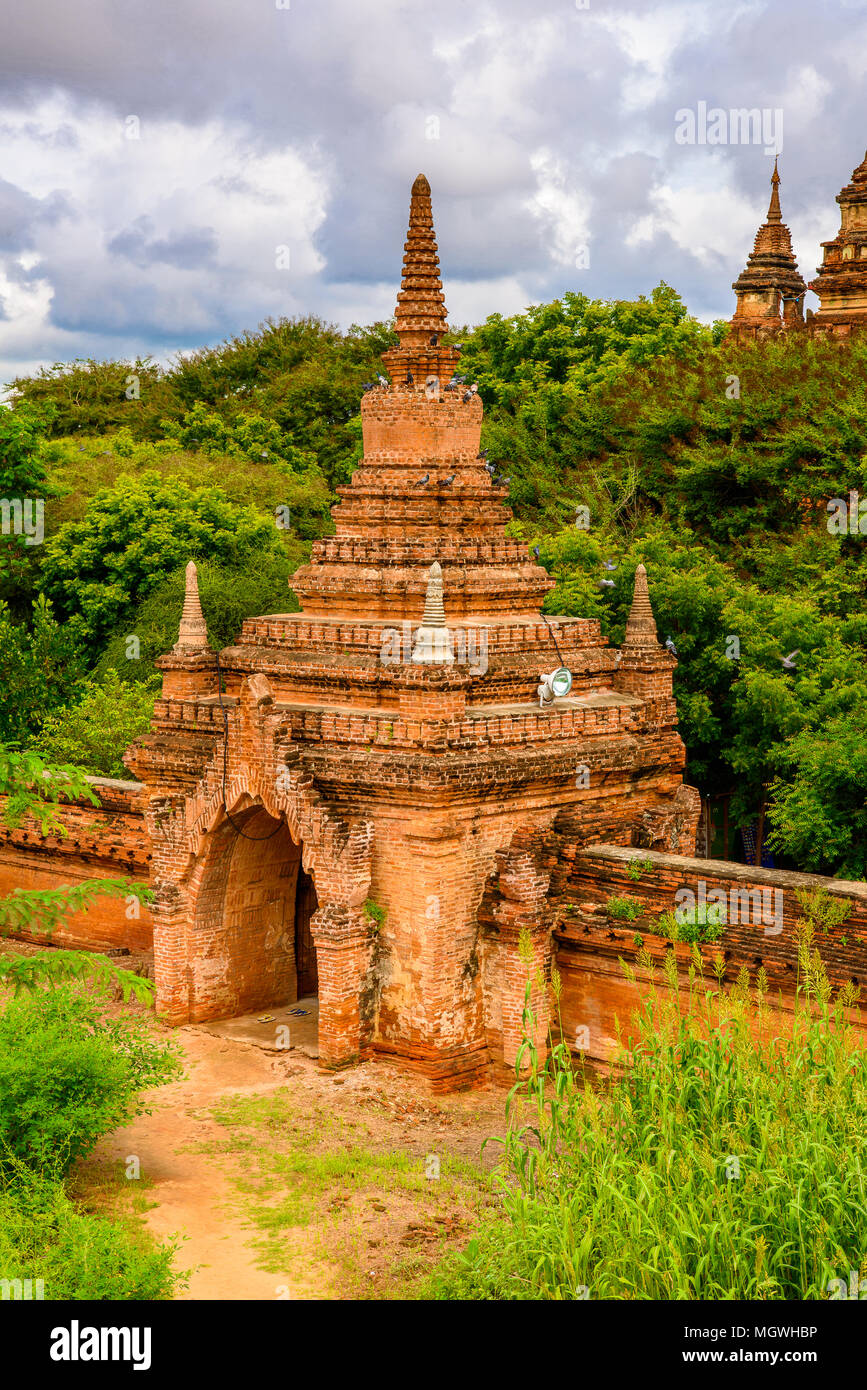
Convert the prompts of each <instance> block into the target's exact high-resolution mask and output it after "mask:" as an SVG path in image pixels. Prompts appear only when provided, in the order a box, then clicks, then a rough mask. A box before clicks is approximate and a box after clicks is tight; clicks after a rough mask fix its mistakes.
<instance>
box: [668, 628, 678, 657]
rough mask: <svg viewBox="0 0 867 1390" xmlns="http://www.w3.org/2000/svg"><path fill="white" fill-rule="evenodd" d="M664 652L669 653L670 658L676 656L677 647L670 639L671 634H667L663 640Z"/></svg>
mask: <svg viewBox="0 0 867 1390" xmlns="http://www.w3.org/2000/svg"><path fill="white" fill-rule="evenodd" d="M665 650H666V651H667V652H671V654H672V656H677V647H676V646H675V645H674V642H673V641H672V639H671V633H669V634H668V636H667V637H666V639H665Z"/></svg>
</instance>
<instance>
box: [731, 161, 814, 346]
mask: <svg viewBox="0 0 867 1390" xmlns="http://www.w3.org/2000/svg"><path fill="white" fill-rule="evenodd" d="M771 185H772V187H771V201H770V205H769V207H768V215H767V218H766V220H765V222H764V223H763V224H762V226H761V227H760V228H759V230H758V231H757V233H756V239H755V243H754V245H753V249H752V251H751V252H750V256H749V259H748V260H747V263H746V266H745V267H744V269H743V270H742V271H741V273H740V275H739V276H738V278H737V280H735V281H734V283H733V285H732V289H733V290H734V291H735V294H736V295H737V308H736V310H735V313H734V317H733V318H732V320H731V327H732V331H733V333H734V334H735V336H736V337H737V338H739V339H749V338H764V337H767V336H768V335H771V334H776V333H780V332H782V331H784V330H786V329H790V328H799V327H801V326H802V325H803V322H804V295H805V294H806V292H807V285H806V282H805V281H804V279H803V277H802V276H801V273H800V271H799V270H798V263H797V261H796V260H795V254H794V252H793V250H792V237H791V233H790V232H789V229H788V227H787V226H786V224H785V223H784V221H783V214H782V212H781V210H780V175H779V171H778V169H777V162H776V160H774V172H773V175H772V177H771Z"/></svg>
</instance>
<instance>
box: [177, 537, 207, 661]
mask: <svg viewBox="0 0 867 1390" xmlns="http://www.w3.org/2000/svg"><path fill="white" fill-rule="evenodd" d="M208 645H209V643H208V625H207V623H206V622H205V616H204V614H203V613H202V605H201V602H200V600H199V577H198V572H197V570H196V566H195V562H194V561H193V560H190V562H189V564H188V565H187V581H186V589H185V592H184V608H183V612H182V613H181V625H180V629H179V631H178V640H177V642H176V643H175V645H174V647H173V648H172V650H173V651H176V652H185V651H202V650H203V649H204V648H206V647H208Z"/></svg>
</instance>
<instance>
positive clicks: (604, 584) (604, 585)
mask: <svg viewBox="0 0 867 1390" xmlns="http://www.w3.org/2000/svg"><path fill="white" fill-rule="evenodd" d="M598 587H599V588H600V589H613V588H614V580H613V579H600V581H599V586H598Z"/></svg>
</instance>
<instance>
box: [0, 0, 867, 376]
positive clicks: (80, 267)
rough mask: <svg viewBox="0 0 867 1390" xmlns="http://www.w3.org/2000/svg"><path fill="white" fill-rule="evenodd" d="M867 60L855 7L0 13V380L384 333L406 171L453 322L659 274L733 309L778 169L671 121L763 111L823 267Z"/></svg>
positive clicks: (858, 136) (751, 150) (34, 8)
mask: <svg viewBox="0 0 867 1390" xmlns="http://www.w3.org/2000/svg"><path fill="white" fill-rule="evenodd" d="M865 71H867V0H824V2H823V0H727V3H723V0H669V3H659V4H657V3H650V0H589V2H588V0H490V3H488V0H474V3H469V4H468V3H467V2H466V0H437V3H436V4H428V3H424V0H148V3H147V4H142V3H141V0H77V3H76V4H73V5H70V4H69V3H68V0H28V3H27V4H26V5H25V4H21V5H17V6H13V5H11V4H10V5H9V6H7V7H6V9H5V13H4V18H3V33H2V50H0V383H2V382H5V381H8V380H10V379H11V377H12V376H13V375H15V374H17V373H20V372H24V371H29V370H32V369H33V368H34V367H35V366H36V365H38V364H39V363H42V362H47V363H50V362H54V361H66V360H70V359H72V358H74V357H76V356H80V357H89V356H94V357H129V356H134V355H136V354H138V353H141V354H145V353H150V354H151V355H153V356H154V357H156V358H157V359H159V360H161V361H166V360H168V358H169V357H170V356H171V354H172V353H173V352H176V351H178V350H185V349H191V348H195V347H198V346H201V345H203V344H205V343H216V342H219V341H220V340H221V339H222V338H224V337H226V336H227V335H229V334H233V333H237V332H240V331H243V330H244V329H246V328H255V327H256V325H257V324H258V323H259V322H260V321H261V320H262V319H263V318H264V317H265V316H266V315H273V316H275V317H277V316H280V315H293V314H303V313H316V314H319V315H321V316H323V317H324V318H326V319H329V320H332V321H336V322H338V323H340V324H342V325H344V326H346V325H348V324H350V323H352V322H353V321H355V322H359V323H367V322H371V321H373V320H375V319H378V318H383V317H386V316H387V315H389V314H391V313H392V312H393V309H394V303H395V292H396V288H397V282H398V280H399V273H400V261H401V255H402V244H403V239H404V235H405V229H406V217H407V206H408V197H409V188H410V185H411V183H412V180H413V178H414V177H415V175H416V174H417V173H418V172H419V171H423V172H424V173H426V174H427V175H428V177H429V178H430V180H431V184H432V186H433V195H434V214H435V218H436V224H437V234H438V240H439V245H440V256H441V260H442V264H443V269H444V275H445V281H446V292H447V303H448V307H449V311H450V318H451V321H452V323H453V324H456V325H457V324H464V323H474V322H478V321H479V320H480V319H482V318H484V317H485V315H487V314H489V313H493V312H497V311H499V312H501V313H515V312H518V311H519V310H521V309H523V308H524V307H525V306H527V305H528V304H531V303H538V302H540V301H543V300H546V299H551V298H553V297H554V296H555V295H558V294H561V293H562V292H563V291H565V290H567V289H580V290H583V291H584V292H585V293H587V294H591V295H594V296H601V297H606V298H613V297H632V296H635V295H637V294H640V293H642V292H644V293H646V292H648V291H649V290H650V289H651V288H652V287H653V286H654V285H655V284H657V283H658V282H659V281H660V280H665V281H667V282H668V283H669V284H672V285H674V286H675V287H676V288H677V289H678V290H679V291H680V293H681V294H682V295H683V296H684V298H685V299H686V302H687V304H688V305H689V307H690V309H691V310H692V312H693V313H695V314H697V315H699V316H700V317H702V318H705V319H710V318H715V317H729V316H730V314H731V312H732V310H733V296H732V292H731V289H730V284H731V281H732V280H733V279H734V277H735V276H736V275H737V273H738V272H739V270H740V269H741V268H742V266H743V263H744V260H745V258H746V255H747V253H748V251H749V250H750V248H751V245H752V238H753V236H754V233H755V230H756V227H757V225H758V224H759V222H760V221H762V220H763V219H764V214H765V210H766V208H767V201H768V191H769V190H768V180H769V177H770V173H771V168H772V165H773V158H772V155H771V154H769V153H768V152H767V150H768V146H767V144H765V143H758V144H755V143H748V142H747V143H745V142H734V143H733V142H731V139H729V142H728V143H704V144H701V143H698V142H696V143H695V144H689V143H682V142H681V140H679V139H678V138H677V135H678V130H680V133H681V135H683V133H684V132H685V130H686V126H685V122H684V118H683V117H682V116H681V117H678V112H683V111H684V110H690V111H693V112H695V113H696V117H697V129H696V134H697V136H698V133H699V130H700V123H701V122H700V116H699V111H700V103H704V104H705V107H706V109H707V110H708V111H713V109H714V108H718V109H722V110H724V111H726V112H728V111H731V110H737V109H740V108H756V109H758V110H760V111H764V112H766V113H767V114H766V122H767V123H768V126H767V130H768V132H769V133H771V135H772V143H776V144H778V145H781V147H782V154H781V158H780V172H781V175H782V178H783V184H782V189H781V192H782V198H783V211H784V216H785V218H786V221H787V222H788V223H789V225H790V226H791V228H792V232H793V236H794V240H795V249H796V252H797V255H798V258H799V261H800V265H801V270H802V272H803V273H804V275H805V278H806V279H808V280H809V279H811V278H812V276H813V274H814V271H815V267H816V265H817V263H818V246H819V242H820V241H821V240H822V239H823V238H828V237H831V236H833V235H834V234H835V232H836V230H837V226H838V219H837V207H836V204H835V202H834V198H835V195H836V194H837V192H838V191H839V189H840V187H841V185H842V184H843V183H845V182H848V180H849V176H850V174H851V171H852V169H853V168H854V166H855V165H856V164H858V163H859V162H860V160H861V159H862V158H863V156H864V151H865V146H867V110H865V100H864V95H863V93H864V91H865V84H864V79H865ZM777 112H782V130H780V126H779V122H780V118H779V116H777V115H776V113H777ZM730 134H731V132H729V135H730ZM781 134H782V139H780V135H781ZM808 303H813V304H814V307H815V301H814V300H813V296H812V295H811V296H808Z"/></svg>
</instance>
